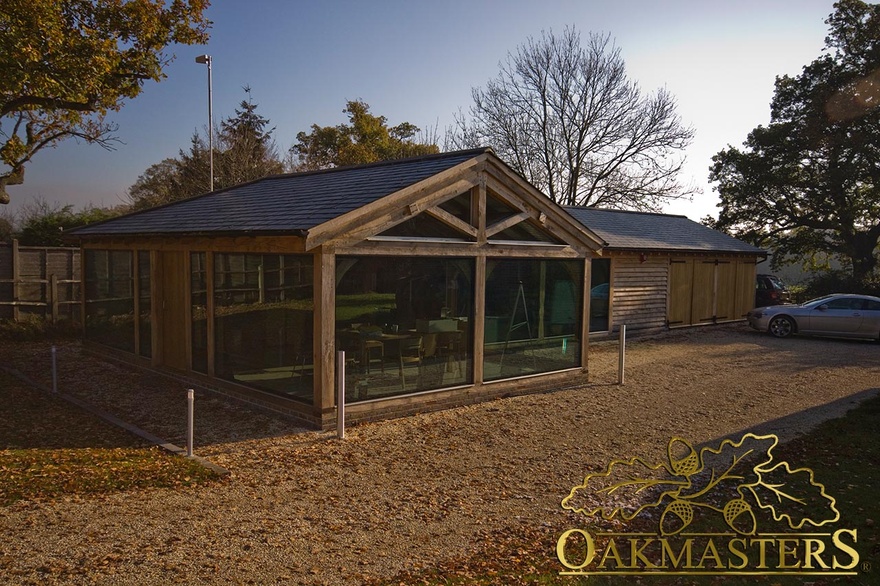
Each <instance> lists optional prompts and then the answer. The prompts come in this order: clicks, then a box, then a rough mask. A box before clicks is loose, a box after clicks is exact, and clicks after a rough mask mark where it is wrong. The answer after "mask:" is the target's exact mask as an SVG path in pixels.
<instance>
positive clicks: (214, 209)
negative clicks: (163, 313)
mask: <svg viewBox="0 0 880 586" xmlns="http://www.w3.org/2000/svg"><path fill="white" fill-rule="evenodd" d="M486 152H491V150H490V149H487V148H481V149H472V150H467V151H457V152H451V153H442V154H439V155H427V156H423V157H415V158H411V159H400V160H396V161H385V162H381V163H374V164H370V165H359V166H356V167H339V168H335V169H328V170H324V171H314V172H306V173H291V174H285V175H272V176H269V177H264V178H262V179H257V180H255V181H251V182H249V183H244V184H242V185H236V186H234V187H229V188H227V189H222V190H219V191H214V192H211V193H206V194H204V195H201V196H197V197H193V198H190V199H186V200H182V201H178V202H174V203H170V204H166V205H163V206H159V207H155V208H151V209H148V210H143V211H140V212H135V213H132V214H128V215H125V216H120V217H118V218H113V219H110V220H106V221H104V222H98V223H95V224H89V225H88V226H83V227H81V228H77V229H75V230H71V231H70V234H71V235H73V236H116V235H118V236H134V235H160V234H176V235H179V234H206V235H211V234H216V235H219V234H232V233H236V234H282V233H284V234H296V233H300V234H303V233H305V232H306V231H308V230H310V229H311V228H314V227H315V226H318V225H320V224H323V223H325V222H327V221H329V220H332V219H333V218H336V217H338V216H341V215H343V214H345V213H348V212H350V211H352V210H355V209H358V208H360V207H363V206H365V205H367V204H370V203H372V202H374V201H376V200H378V199H381V198H383V197H385V196H387V195H390V194H392V193H395V192H397V191H399V190H401V189H403V188H405V187H408V186H410V185H413V184H416V183H418V182H420V181H423V180H424V179H427V178H429V177H432V176H434V175H436V174H438V173H441V172H443V171H446V170H448V169H451V168H453V167H455V166H456V165H459V164H461V163H464V162H466V161H469V160H471V159H473V158H474V157H476V156H478V155H481V154H483V153H486Z"/></svg>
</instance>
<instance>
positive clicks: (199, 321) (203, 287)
mask: <svg viewBox="0 0 880 586" xmlns="http://www.w3.org/2000/svg"><path fill="white" fill-rule="evenodd" d="M205 257H206V255H205V253H204V252H193V253H191V254H190V271H191V274H190V291H191V300H190V303H191V305H192V369H193V370H194V371H196V372H202V373H207V372H208V272H207V268H206V264H205V263H206V259H205Z"/></svg>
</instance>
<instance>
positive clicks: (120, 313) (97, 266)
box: [85, 250, 135, 352]
mask: <svg viewBox="0 0 880 586" xmlns="http://www.w3.org/2000/svg"><path fill="white" fill-rule="evenodd" d="M85 263H86V266H85V306H86V315H85V338H86V339H88V340H92V341H94V342H99V343H101V344H104V345H106V346H110V347H113V348H117V349H119V350H125V351H126V352H134V319H135V318H134V273H133V266H132V265H133V262H132V252H131V251H130V250H86V251H85Z"/></svg>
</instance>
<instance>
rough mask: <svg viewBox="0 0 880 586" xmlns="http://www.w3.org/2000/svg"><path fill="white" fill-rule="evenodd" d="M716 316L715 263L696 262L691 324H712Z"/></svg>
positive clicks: (711, 261) (712, 261)
mask: <svg viewBox="0 0 880 586" xmlns="http://www.w3.org/2000/svg"><path fill="white" fill-rule="evenodd" d="M714 315H715V261H714V260H710V261H707V260H697V261H695V262H694V295H693V309H691V318H692V319H693V321H692V322H691V323H695V324H701V323H710V322H712V318H713V317H714Z"/></svg>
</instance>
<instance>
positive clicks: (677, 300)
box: [667, 259, 694, 327]
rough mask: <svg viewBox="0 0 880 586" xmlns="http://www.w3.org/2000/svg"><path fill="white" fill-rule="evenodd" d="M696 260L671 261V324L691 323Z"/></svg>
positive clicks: (668, 312) (669, 319)
mask: <svg viewBox="0 0 880 586" xmlns="http://www.w3.org/2000/svg"><path fill="white" fill-rule="evenodd" d="M693 277H694V261H693V260H692V259H685V260H675V259H673V260H671V261H669V310H668V311H667V315H668V318H667V319H668V322H669V325H670V326H672V327H674V326H683V325H690V324H691V298H692V297H693V291H694V279H693Z"/></svg>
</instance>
